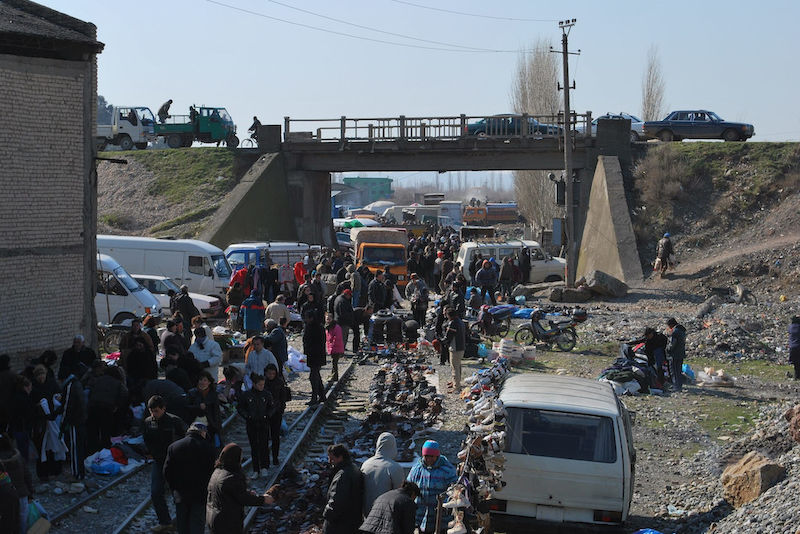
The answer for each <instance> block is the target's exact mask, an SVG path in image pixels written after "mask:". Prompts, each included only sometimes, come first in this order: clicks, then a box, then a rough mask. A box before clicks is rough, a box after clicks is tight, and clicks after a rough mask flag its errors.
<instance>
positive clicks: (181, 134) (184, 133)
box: [155, 107, 239, 148]
mask: <svg viewBox="0 0 800 534" xmlns="http://www.w3.org/2000/svg"><path fill="white" fill-rule="evenodd" d="M155 133H156V135H157V136H159V137H163V138H164V140H165V141H166V142H167V145H168V146H169V147H170V148H180V147H182V146H183V147H187V146H192V143H193V142H195V141H199V142H201V143H217V144H218V145H219V143H221V142H223V141H224V142H225V145H226V146H227V147H229V148H235V147H236V146H238V145H239V138H238V137H236V126H235V125H234V124H233V119H232V118H231V116H230V115H229V114H228V111H227V110H226V109H225V108H210V107H209V108H207V107H198V108H197V110H196V113H193V114H192V115H172V116H170V117H169V118H168V119H167V120H166V122H164V123H159V124H156V125H155Z"/></svg>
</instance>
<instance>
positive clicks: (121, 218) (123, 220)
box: [99, 212, 135, 230]
mask: <svg viewBox="0 0 800 534" xmlns="http://www.w3.org/2000/svg"><path fill="white" fill-rule="evenodd" d="M99 220H100V222H101V223H103V224H106V225H108V226H111V227H112V228H119V229H120V230H126V229H128V228H131V227H132V226H133V225H134V224H135V221H134V220H133V219H131V217H129V216H127V215H123V214H121V213H116V212H111V213H106V214H104V215H101V216H100V217H99Z"/></svg>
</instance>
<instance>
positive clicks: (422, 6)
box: [390, 0, 558, 22]
mask: <svg viewBox="0 0 800 534" xmlns="http://www.w3.org/2000/svg"><path fill="white" fill-rule="evenodd" d="M390 1H391V2H395V3H397V4H405V5H407V6H413V7H418V8H420V9H429V10H431V11H439V12H440V13H449V14H451V15H461V16H464V17H476V18H480V19H492V20H504V21H506V22H558V20H557V19H521V18H515V17H494V16H492V15H481V14H478V13H465V12H463V11H455V10H452V9H441V8H438V7H430V6H424V5H422V4H415V3H414V2H406V1H405V0H390Z"/></svg>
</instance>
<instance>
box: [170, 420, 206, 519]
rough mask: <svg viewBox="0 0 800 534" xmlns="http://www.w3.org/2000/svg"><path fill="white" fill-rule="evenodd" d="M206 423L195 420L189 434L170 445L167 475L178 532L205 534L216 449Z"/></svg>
mask: <svg viewBox="0 0 800 534" xmlns="http://www.w3.org/2000/svg"><path fill="white" fill-rule="evenodd" d="M206 436H207V429H206V425H203V424H200V423H192V426H190V427H189V430H188V431H187V432H186V437H184V438H181V439H179V440H178V441H176V442H175V443H173V444H172V445H170V446H169V447H168V448H167V456H166V458H165V460H164V478H165V479H166V480H167V484H169V487H170V488H171V489H172V495H173V497H174V499H175V516H176V519H177V521H176V526H177V529H178V534H203V531H204V530H205V524H206V496H207V488H208V481H209V480H210V479H211V473H212V472H213V471H214V459H215V458H214V457H215V454H214V448H213V446H212V445H211V442H209V441H208V440H207V439H206Z"/></svg>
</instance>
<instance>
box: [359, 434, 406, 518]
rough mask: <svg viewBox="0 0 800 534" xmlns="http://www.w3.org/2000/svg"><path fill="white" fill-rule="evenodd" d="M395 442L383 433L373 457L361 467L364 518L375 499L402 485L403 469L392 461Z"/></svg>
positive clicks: (379, 437)
mask: <svg viewBox="0 0 800 534" xmlns="http://www.w3.org/2000/svg"><path fill="white" fill-rule="evenodd" d="M396 457H397V441H396V440H395V439H394V436H393V435H392V434H390V433H389V432H383V433H382V434H381V435H380V436H378V441H377V442H376V443H375V455H374V456H372V457H370V458H368V459H367V460H366V461H365V462H364V463H363V464H362V465H361V473H362V474H363V475H364V510H363V512H364V516H365V517H366V516H367V515H369V511H370V510H371V509H372V504H373V503H374V502H375V499H377V498H378V497H380V496H381V495H383V494H384V493H386V492H387V491H391V490H394V489H398V488H399V487H400V486H402V485H403V480H405V475H404V473H403V468H402V467H401V466H400V464H398V463H397V462H395V461H394V459H395V458H396Z"/></svg>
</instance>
